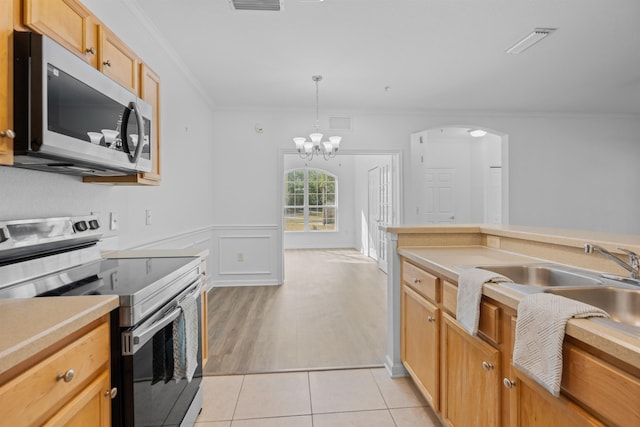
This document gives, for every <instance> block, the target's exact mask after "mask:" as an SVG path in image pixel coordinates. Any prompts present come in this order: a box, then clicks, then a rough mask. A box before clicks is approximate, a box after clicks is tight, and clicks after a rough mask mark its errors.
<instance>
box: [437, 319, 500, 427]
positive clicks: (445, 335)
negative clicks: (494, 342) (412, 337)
mask: <svg viewBox="0 0 640 427" xmlns="http://www.w3.org/2000/svg"><path fill="white" fill-rule="evenodd" d="M442 321H443V323H442V340H441V345H442V356H441V357H442V359H441V363H442V370H441V375H442V379H441V381H442V389H441V390H442V403H441V405H442V418H443V419H444V421H445V422H446V423H447V424H448V425H450V426H457V427H463V426H472V425H477V426H483V427H490V426H499V425H500V384H501V378H500V372H501V370H500V352H499V351H498V350H496V349H495V348H493V347H492V346H490V345H489V344H487V343H485V342H484V341H482V340H481V339H480V338H478V337H474V336H471V335H469V334H468V333H467V332H466V331H465V330H464V329H462V327H461V326H460V325H459V324H458V323H457V322H456V321H455V320H454V319H453V318H452V317H450V316H449V315H448V314H443V315H442Z"/></svg>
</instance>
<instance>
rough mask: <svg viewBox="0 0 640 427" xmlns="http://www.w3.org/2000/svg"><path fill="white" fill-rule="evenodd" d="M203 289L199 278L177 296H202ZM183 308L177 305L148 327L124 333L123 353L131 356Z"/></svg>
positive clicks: (182, 297) (181, 298) (180, 297)
mask: <svg viewBox="0 0 640 427" xmlns="http://www.w3.org/2000/svg"><path fill="white" fill-rule="evenodd" d="M201 289H202V280H201V278H198V280H197V282H196V284H195V285H194V286H192V287H191V288H190V289H188V290H187V291H185V292H184V293H183V296H179V297H178V298H177V300H178V301H184V300H185V299H186V298H192V297H194V296H195V298H198V297H200V290H201ZM181 311H182V308H181V307H180V306H177V307H175V308H174V309H173V310H171V311H170V312H168V313H167V314H164V315H163V316H162V317H161V318H160V319H154V320H153V321H152V322H151V324H150V325H149V326H148V327H145V326H144V324H143V325H141V327H139V328H135V329H133V330H130V331H126V332H123V333H122V355H123V356H129V355H132V354H135V352H136V351H138V349H140V348H141V347H142V346H143V345H145V344H146V343H147V342H148V341H149V340H150V339H151V338H153V336H154V335H155V334H156V333H157V332H158V331H160V330H161V329H162V328H164V327H165V326H167V325H168V324H169V323H171V322H173V321H174V320H176V319H177V318H178V316H179V315H180V312H181Z"/></svg>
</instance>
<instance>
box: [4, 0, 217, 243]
mask: <svg viewBox="0 0 640 427" xmlns="http://www.w3.org/2000/svg"><path fill="white" fill-rule="evenodd" d="M83 2H84V3H85V4H86V6H87V7H88V8H89V9H91V10H92V11H93V12H94V13H95V14H96V15H97V16H98V17H99V18H100V19H101V20H103V21H104V22H105V23H106V24H107V26H109V27H110V28H111V29H113V30H114V31H115V33H116V34H117V35H118V36H119V37H120V38H122V39H123V40H124V41H125V42H126V43H127V44H128V45H129V46H131V47H132V48H133V49H134V50H135V51H136V52H137V53H138V54H139V55H140V56H141V57H142V58H143V60H144V61H145V62H146V63H148V64H149V65H150V67H151V68H152V69H153V70H154V71H156V72H157V73H158V74H159V75H160V78H161V81H162V87H161V111H160V115H161V123H162V129H161V144H162V153H161V168H162V169H161V171H162V183H161V185H160V186H159V187H114V186H102V185H97V184H84V183H82V180H81V178H78V177H70V176H64V175H58V174H52V173H45V172H35V171H27V170H21V169H17V168H10V167H0V219H20V218H36V217H50V216H58V215H72V214H86V213H89V212H100V213H101V214H102V215H103V217H104V218H106V217H107V213H108V212H117V213H118V215H119V224H120V229H119V231H118V232H117V240H118V242H116V245H117V247H120V248H129V247H132V246H136V245H140V244H143V243H145V242H149V241H154V240H159V239H162V238H164V237H167V236H172V235H175V234H179V233H184V232H187V231H190V230H194V229H198V228H201V227H206V226H210V225H211V224H212V223H213V197H212V194H213V193H212V191H211V182H212V181H213V173H212V159H213V158H214V157H215V144H214V142H213V128H212V123H211V120H210V118H211V115H212V111H211V109H210V108H209V107H208V105H207V104H206V103H205V101H204V100H203V99H202V98H201V96H200V94H199V93H198V91H197V90H196V89H195V88H194V87H193V86H192V85H191V84H189V83H186V82H185V77H184V74H183V73H182V72H181V70H180V69H179V67H178V66H177V65H176V64H177V63H176V62H174V61H173V60H172V59H170V57H169V55H168V54H167V52H165V51H164V50H163V49H162V48H161V47H160V46H158V44H157V41H156V39H155V37H154V36H153V35H152V34H149V33H148V32H147V31H146V30H145V28H144V27H143V26H141V24H140V22H139V21H138V20H137V19H136V18H135V17H134V16H133V15H131V14H129V13H125V12H126V11H127V6H126V5H125V4H124V3H125V2H123V1H121V0H114V1H110V2H104V1H98V0H83ZM145 209H151V211H152V225H150V226H146V225H145ZM111 240H115V239H111Z"/></svg>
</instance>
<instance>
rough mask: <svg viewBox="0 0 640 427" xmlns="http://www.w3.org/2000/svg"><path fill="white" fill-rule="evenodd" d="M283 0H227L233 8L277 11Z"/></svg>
mask: <svg viewBox="0 0 640 427" xmlns="http://www.w3.org/2000/svg"><path fill="white" fill-rule="evenodd" d="M283 2H284V0H229V4H231V7H232V8H233V9H235V10H270V11H275V12H279V11H281V10H282V8H283V6H284V5H283Z"/></svg>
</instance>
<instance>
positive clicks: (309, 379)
mask: <svg viewBox="0 0 640 427" xmlns="http://www.w3.org/2000/svg"><path fill="white" fill-rule="evenodd" d="M307 387H309V412H311V414H310V415H311V427H314V426H313V399H312V398H311V373H310V372H309V371H307Z"/></svg>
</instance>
